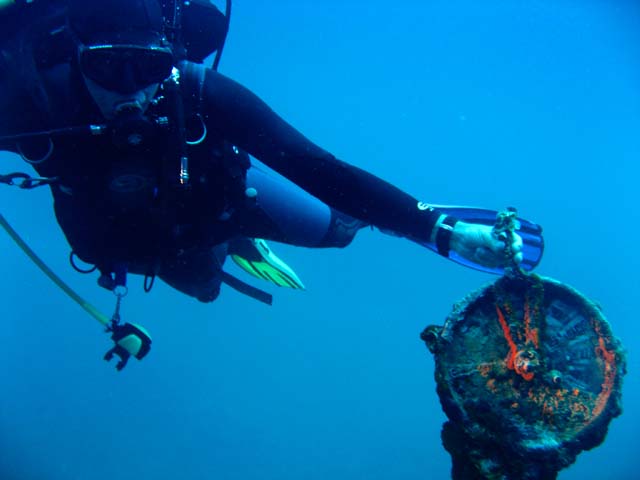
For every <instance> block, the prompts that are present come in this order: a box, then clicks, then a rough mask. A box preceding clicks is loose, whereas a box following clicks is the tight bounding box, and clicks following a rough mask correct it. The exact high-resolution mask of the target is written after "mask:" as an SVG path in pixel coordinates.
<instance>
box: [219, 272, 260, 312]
mask: <svg viewBox="0 0 640 480" xmlns="http://www.w3.org/2000/svg"><path fill="white" fill-rule="evenodd" d="M220 273H221V274H222V282H223V283H225V284H227V285H229V286H230V287H231V288H233V289H234V290H236V291H238V292H240V293H244V294H245V295H248V296H249V297H251V298H254V299H256V300H258V301H259V302H262V303H266V304H267V305H273V295H271V294H270V293H267V292H265V291H264V290H260V289H259V288H256V287H254V286H252V285H249V284H248V283H245V282H243V281H242V280H240V279H239V278H236V277H234V276H233V275H231V274H229V273H227V272H225V271H224V270H223V271H222V272H220Z"/></svg>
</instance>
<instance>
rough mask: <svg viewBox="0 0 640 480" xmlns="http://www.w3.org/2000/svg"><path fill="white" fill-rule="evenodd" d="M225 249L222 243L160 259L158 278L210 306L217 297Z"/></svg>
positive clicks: (225, 254) (225, 253)
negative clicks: (209, 303) (208, 303)
mask: <svg viewBox="0 0 640 480" xmlns="http://www.w3.org/2000/svg"><path fill="white" fill-rule="evenodd" d="M227 247H228V246H227V244H226V243H223V244H221V245H218V246H216V247H213V248H195V249H190V250H187V251H185V252H184V253H181V254H179V255H176V256H175V257H170V258H166V259H163V261H162V263H161V266H160V272H159V273H158V277H159V278H160V279H162V280H163V281H164V282H165V283H167V284H168V285H170V286H172V287H173V288H175V289H176V290H179V291H180V292H182V293H185V294H187V295H189V296H191V297H195V298H197V299H198V300H200V301H201V302H212V301H214V300H215V299H216V298H217V297H218V295H219V294H220V283H221V282H222V265H223V263H224V261H225V258H226V256H227Z"/></svg>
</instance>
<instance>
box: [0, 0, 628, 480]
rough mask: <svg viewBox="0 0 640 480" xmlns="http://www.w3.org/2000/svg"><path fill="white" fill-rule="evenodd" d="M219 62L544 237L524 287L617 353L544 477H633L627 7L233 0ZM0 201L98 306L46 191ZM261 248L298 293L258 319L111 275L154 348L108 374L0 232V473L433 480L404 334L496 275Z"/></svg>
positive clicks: (64, 308) (275, 101)
mask: <svg viewBox="0 0 640 480" xmlns="http://www.w3.org/2000/svg"><path fill="white" fill-rule="evenodd" d="M220 71H221V72H222V73H224V74H226V75H229V76H231V77H232V78H234V79H236V80H238V81H240V82H241V83H243V84H244V85H245V86H247V87H249V88H250V89H252V90H253V91H254V92H255V93H257V94H258V95H259V96H261V97H262V98H263V99H264V100H266V101H267V103H269V104H270V105H271V107H272V108H273V109H274V110H276V111H277V112H278V113H280V114H281V115H282V116H283V117H284V118H285V119H287V120H288V121H289V122H290V123H292V124H293V125H294V126H296V127H297V128H298V129H299V130H300V131H302V132H303V133H304V134H305V135H306V136H308V137H309V138H310V139H312V140H313V141H315V142H316V143H318V144H319V145H321V146H322V147H324V148H326V149H328V150H329V151H331V152H332V153H333V154H335V155H336V156H338V157H339V158H341V159H343V160H345V161H347V162H350V163H353V164H355V165H358V166H360V167H363V168H365V169H367V170H369V171H371V172H373V173H375V174H377V175H379V176H381V177H383V178H385V179H386V180H389V181H391V182H392V183H394V184H395V185H397V186H399V187H401V188H402V189H404V190H406V191H408V192H410V193H412V194H414V195H415V196H418V197H420V198H421V199H423V200H424V201H427V202H432V203H450V204H466V205H477V206H484V207H488V208H493V209H501V208H503V207H506V206H510V205H513V206H516V207H517V208H518V210H519V213H520V214H521V215H522V216H523V217H525V218H528V219H531V220H533V221H536V222H538V223H540V224H541V225H543V227H544V229H545V239H546V253H545V256H544V258H543V261H542V263H541V265H540V267H539V268H538V270H537V271H538V273H540V274H544V275H548V276H551V277H554V278H556V279H558V280H561V281H563V282H566V283H568V284H570V285H572V286H573V287H575V288H577V289H578V290H580V291H581V292H582V293H583V294H585V295H587V296H588V297H590V298H592V299H594V300H596V301H597V302H599V303H600V304H601V305H602V307H603V309H604V313H605V315H606V316H607V317H608V319H609V321H610V323H611V325H612V329H613V332H614V334H615V335H616V336H618V337H619V338H620V339H621V340H622V342H623V344H624V346H625V347H626V349H627V350H628V374H627V376H626V378H625V381H624V387H623V408H624V412H623V414H622V416H621V417H619V418H617V419H615V420H613V422H612V424H611V427H610V430H609V434H608V437H607V439H606V441H605V443H604V444H603V445H601V446H600V447H598V448H596V449H595V450H593V451H590V452H585V453H583V454H581V455H580V456H579V457H578V460H577V462H576V463H575V464H574V465H573V466H571V467H570V468H569V469H567V470H564V471H562V472H561V473H560V475H559V478H560V479H561V480H577V479H581V480H590V479H621V480H626V479H634V478H638V475H640V473H638V471H640V455H639V454H638V453H639V452H640V449H639V447H638V440H637V435H638V431H639V427H640V382H639V378H638V373H637V372H638V370H639V367H640V365H639V360H638V351H639V350H640V335H639V333H638V332H640V327H639V325H638V314H637V310H636V309H637V308H638V305H637V302H638V299H639V297H638V291H639V289H640V281H639V280H638V278H639V277H638V268H639V267H640V261H639V260H638V248H639V247H638V237H639V236H640V224H639V223H638V222H639V221H640V215H639V214H638V199H639V194H638V178H639V176H640V175H639V173H640V166H639V165H638V160H639V159H640V2H637V1H624V0H616V1H613V0H600V1H598V0H553V1H552V0H544V1H543V0H526V1H525V0H513V1H507V0H503V1H499V0H495V1H489V0H487V1H478V0H474V1H472V0H468V1H463V0H434V1H430V0H406V1H403V2H390V1H384V2H383V1H380V0H371V1H366V2H365V1H363V0H340V1H338V0H333V1H326V2H320V1H318V0H282V1H279V2H264V1H258V0H236V1H235V2H234V4H233V16H232V21H231V31H230V35H229V38H228V41H227V45H226V47H225V53H224V55H223V58H222V62H221V65H220ZM0 158H2V164H1V165H2V169H1V171H2V172H3V173H7V172H10V171H15V170H23V171H30V170H29V168H28V166H26V165H25V164H23V163H22V162H21V161H20V160H19V159H18V158H17V157H15V156H11V155H8V154H5V153H3V154H1V157H0ZM87 160H88V161H90V159H87ZM0 201H1V202H2V203H1V204H2V205H3V208H2V213H3V214H4V215H5V216H6V217H7V219H8V220H9V221H10V222H12V224H13V225H14V226H15V228H16V229H17V230H18V231H19V232H20V233H21V234H22V235H23V236H24V237H25V238H26V239H27V241H28V242H29V243H30V245H31V246H32V247H33V248H34V249H35V250H36V252H38V253H39V254H40V255H41V256H42V258H43V259H44V260H45V261H46V262H47V263H48V264H49V265H50V266H51V267H52V268H53V269H54V270H55V271H56V272H58V273H59V274H60V275H61V276H62V277H63V278H64V279H65V280H66V281H67V282H68V283H69V284H70V285H71V286H72V287H73V288H75V289H76V290H77V291H78V292H79V293H80V294H81V295H83V296H84V297H85V298H87V299H88V300H89V301H90V302H92V303H94V304H96V305H97V306H98V307H99V308H100V309H101V310H102V311H104V312H105V313H107V314H111V313H112V311H113V305H114V299H113V297H112V295H111V294H110V293H108V292H107V291H105V290H103V289H100V288H98V287H97V286H96V283H95V281H96V276H95V274H93V275H87V276H82V275H79V274H77V273H76V272H74V271H73V270H72V269H71V267H70V266H69V264H68V261H67V260H68V254H69V249H68V246H67V244H66V242H65V239H64V237H63V235H62V233H61V231H60V230H59V228H58V227H57V225H56V224H55V221H54V216H53V211H52V202H51V198H50V194H49V192H48V191H47V190H46V189H40V190H39V191H32V192H24V191H19V190H18V189H11V188H2V189H0ZM271 246H272V247H273V248H274V250H275V251H276V252H277V253H278V255H280V256H281V257H282V258H284V259H285V260H286V261H287V262H288V263H289V264H290V265H291V266H293V267H294V268H295V270H296V272H297V273H298V274H299V276H300V277H301V279H302V280H303V282H304V283H305V284H306V286H307V291H304V292H299V291H286V290H283V289H276V288H273V289H270V290H271V291H272V293H274V294H275V302H274V305H273V306H272V307H267V306H264V305H262V304H260V303H257V302H255V301H253V300H251V299H248V298H247V297H244V296H241V295H239V294H237V293H236V292H234V291H232V290H230V289H229V288H225V287H223V292H222V295H221V296H220V298H219V299H218V300H217V301H216V302H215V303H213V304H200V303H198V302H197V301H195V300H193V299H191V298H188V297H186V296H183V295H181V294H179V293H177V292H176V291H173V290H171V289H170V288H168V287H167V286H165V285H164V284H162V283H161V282H159V281H158V282H156V285H155V286H154V288H153V290H152V291H151V292H150V293H149V294H145V293H144V292H143V290H142V279H141V278H140V277H130V278H129V288H130V293H129V295H128V296H127V297H126V299H125V301H124V304H123V310H122V315H123V319H124V320H125V321H129V322H135V323H140V324H142V325H144V326H145V327H146V328H147V329H148V330H149V331H150V332H151V335H152V336H153V340H154V343H153V348H152V351H151V353H150V354H149V355H148V357H147V358H145V359H144V360H143V361H142V362H137V361H135V360H131V361H130V364H129V365H128V367H127V368H126V369H125V370H124V371H123V372H121V373H117V372H116V371H115V369H114V364H113V362H112V363H111V364H107V363H106V362H104V360H102V355H103V354H104V352H105V351H106V350H107V349H108V348H110V345H109V344H110V342H109V338H108V336H107V335H106V334H104V333H102V332H101V328H100V326H99V325H98V324H97V323H96V322H94V321H93V320H92V319H91V318H90V317H89V316H88V315H87V314H86V313H85V312H84V311H82V310H81V309H80V308H79V307H78V306H77V305H76V304H74V303H73V302H71V301H70V300H69V299H68V298H67V297H66V296H64V294H63V293H62V292H61V291H60V290H59V289H57V288H56V287H55V286H54V285H53V284H52V283H51V282H50V281H49V280H48V279H47V278H46V277H44V276H43V275H42V274H41V273H40V272H39V271H38V270H37V269H36V267H35V266H34V265H33V264H32V263H31V262H30V261H29V260H28V259H27V257H26V256H25V255H23V254H22V252H21V251H20V250H19V249H18V248H17V247H16V246H15V245H14V244H13V242H12V241H11V240H10V239H9V237H8V236H7V235H4V234H1V235H0V249H2V252H3V269H2V272H3V275H2V279H1V280H0V288H1V292H2V294H1V298H2V300H3V303H4V306H3V312H2V328H0V345H1V348H0V384H1V385H2V387H1V390H0V391H1V394H0V480H84V479H89V480H110V479H115V478H117V479H118V480H134V479H140V478H154V479H173V478H181V479H186V480H192V479H211V478H215V479H220V480H235V479H243V480H249V479H300V478H305V479H325V478H335V479H345V480H346V479H365V478H366V479H425V478H430V479H447V478H450V473H449V472H450V465H451V462H450V458H449V455H448V454H447V453H446V451H445V450H444V448H443V447H442V446H441V443H440V429H441V425H442V423H443V422H444V420H445V417H444V414H443V413H442V410H441V408H440V404H439V401H438V398H437V395H436V392H435V381H434V379H433V370H434V362H433V358H432V356H431V354H430V353H429V352H428V351H427V349H426V348H425V346H424V344H423V343H422V341H421V340H420V339H419V334H420V332H421V331H422V329H423V328H424V327H425V326H426V325H428V324H432V323H442V322H443V321H444V319H445V317H446V316H447V315H448V313H449V311H450V309H451V306H452V305H453V303H454V302H456V301H458V300H460V299H461V298H462V297H464V295H466V294H467V293H469V292H470V291H472V290H475V289H477V288H478V287H480V286H482V285H484V284H486V283H487V282H489V281H492V280H493V279H494V277H491V276H489V275H487V274H483V273H480V272H476V271H472V270H469V269H466V268H464V267H461V266H458V265H457V264H454V263H452V262H449V261H446V260H444V259H442V258H439V257H438V256H437V255H435V254H433V253H432V252H430V251H427V250H425V249H423V248H421V247H419V246H417V245H415V244H412V243H411V242H409V241H406V240H403V239H398V238H393V237H389V236H386V235H383V234H381V233H380V232H378V231H369V230H366V231H362V232H361V233H360V234H359V235H358V237H357V238H356V240H355V241H354V242H353V244H352V245H351V246H350V247H348V248H347V249H344V250H308V249H302V248H294V247H290V246H286V245H284V246H283V245H278V244H275V243H272V244H271ZM229 270H230V271H234V272H235V273H238V272H237V270H236V269H235V268H233V266H231V265H230V266H229ZM240 275H241V276H242V274H240ZM243 279H245V280H246V279H247V277H246V276H244V277H243ZM249 281H251V280H249ZM253 283H254V284H256V285H259V284H258V283H256V282H253ZM259 286H261V287H265V288H267V289H269V286H268V285H266V284H262V285H259Z"/></svg>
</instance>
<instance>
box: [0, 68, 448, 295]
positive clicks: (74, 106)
mask: <svg viewBox="0 0 640 480" xmlns="http://www.w3.org/2000/svg"><path fill="white" fill-rule="evenodd" d="M180 70H181V72H182V79H181V89H182V99H183V101H184V106H185V117H186V118H187V125H188V126H189V125H192V128H193V130H194V131H191V130H190V129H191V127H188V128H187V136H191V137H192V138H193V137H194V136H198V135H199V134H200V133H201V132H200V133H199V131H198V129H199V128H201V126H202V125H199V123H198V115H199V116H200V118H202V120H203V121H204V124H205V125H206V129H207V137H206V139H205V141H204V142H202V143H201V144H199V145H197V146H193V147H189V149H188V154H189V161H190V163H189V167H190V185H191V188H189V189H188V191H183V190H181V189H180V188H179V187H177V186H176V185H175V184H176V180H177V173H178V167H179V165H178V163H177V160H176V159H177V158H178V156H179V155H178V151H177V150H176V148H177V147H176V144H175V142H174V141H172V136H171V134H170V131H167V130H163V128H165V127H162V126H159V125H157V123H158V122H156V124H153V126H151V127H149V132H150V133H149V134H148V135H147V136H146V137H145V140H144V141H143V142H142V143H141V144H140V145H138V146H135V147H131V145H129V144H127V145H125V146H122V145H118V142H119V140H118V138H119V137H118V134H117V133H113V132H114V131H117V129H114V128H111V129H110V130H109V132H110V133H108V134H102V135H97V136H91V135H69V136H57V137H55V138H54V144H53V145H54V148H53V150H52V151H51V152H50V155H48V154H47V153H48V152H49V148H50V147H51V144H50V143H49V139H48V138H41V139H31V140H30V141H29V142H22V143H21V144H20V145H19V150H20V153H22V154H23V155H24V156H25V157H28V158H31V159H40V158H42V157H43V156H45V155H46V157H47V158H46V160H44V161H42V162H41V163H35V164H34V168H35V169H36V170H37V171H38V173H39V174H40V175H43V176H49V177H53V176H55V177H59V178H60V182H59V183H58V184H55V185H53V186H52V192H53V196H54V200H55V210H56V215H57V218H58V221H59V223H60V225H61V227H62V229H63V230H64V232H65V235H66V236H67V239H68V241H69V243H70V245H71V246H72V248H73V250H74V252H75V253H76V254H77V255H78V256H79V257H80V258H81V259H83V260H85V261H87V262H90V263H95V264H97V265H99V266H100V267H101V268H102V269H103V270H106V271H109V270H110V269H111V268H112V266H113V263H114V262H126V263H128V264H129V269H130V271H133V272H135V273H144V274H156V273H158V274H160V276H161V278H165V280H167V281H168V282H169V283H170V284H172V285H174V286H176V287H177V288H179V289H180V290H182V291H185V293H188V294H191V295H193V296H196V297H199V298H201V299H203V300H207V299H211V298H208V296H207V295H206V294H203V293H202V292H203V291H206V290H207V289H211V285H213V283H215V282H213V283H212V275H213V273H212V272H213V271H214V270H215V269H214V267H216V268H217V269H218V270H219V265H220V263H221V258H220V257H222V260H223V259H224V255H225V254H226V250H224V251H222V252H220V251H219V252H217V255H215V254H214V253H209V252H212V250H211V247H213V246H215V245H220V244H223V243H224V242H226V241H228V240H229V239H232V238H233V237H234V236H237V235H244V236H254V237H262V238H267V239H269V238H271V239H275V240H279V241H288V242H290V243H294V244H300V245H305V246H344V245H345V244H347V243H348V242H349V241H350V240H351V238H352V237H353V235H354V234H355V231H356V230H357V228H358V227H360V226H362V225H364V224H370V225H374V226H376V227H379V228H381V229H384V230H386V231H391V232H393V233H395V234H397V235H400V236H406V237H408V238H411V239H413V240H415V241H418V242H421V243H425V242H428V241H429V238H430V235H431V230H432V228H433V225H434V224H435V221H436V220H437V216H438V213H437V212H436V211H433V210H431V209H429V208H427V209H424V208H422V209H421V208H419V206H418V205H419V203H418V201H417V199H415V198H413V197H411V196H410V195H407V194H406V193H404V192H402V191H401V190H399V189H397V188H396V187H394V186H392V185H390V184H389V183H387V182H385V181H383V180H381V179H379V178H377V177H375V176H373V175H371V174H369V173H367V172H365V171H364V170H361V169H359V168H357V167H354V166H352V165H349V164H346V163H344V162H342V161H340V160H338V159H336V158H335V157H334V156H333V155H331V154H330V153H328V152H326V151H325V150H323V149H321V148H320V147H318V146H317V145H315V144H314V143H312V142H310V141H309V140H308V139H306V138H305V137H304V136H303V135H302V134H301V133H299V132H298V131H297V130H295V129H294V128H293V127H291V126H290V125H289V124H287V123H286V122H285V121H284V120H283V119H282V118H280V117H279V116H278V115H277V114H276V113H274V112H273V111H272V110H271V109H270V108H269V107H268V106H267V105H266V104H265V103H264V102H263V101H261V100H260V99H259V98H258V97H257V96H256V95H254V94H253V93H252V92H250V91H249V90H248V89H246V88H245V87H243V86H242V85H240V84H238V83H237V82H235V81H233V80H231V79H229V78H227V77H225V76H223V75H221V74H220V73H218V72H216V71H213V70H203V67H202V66H200V65H195V64H191V63H188V62H184V63H183V64H181V67H180ZM40 80H41V82H42V84H41V85H42V88H38V89H37V91H36V93H37V94H38V95H39V96H40V98H39V99H38V98H36V99H35V100H34V94H33V91H30V92H27V93H26V94H25V95H23V96H22V98H21V97H20V95H17V96H16V97H15V100H17V102H13V101H12V102H11V104H12V107H13V108H10V109H8V110H5V111H3V112H2V117H3V118H2V119H1V120H0V127H1V128H0V135H6V134H10V133H19V132H24V131H34V130H44V129H56V128H63V127H72V126H79V125H80V126H82V125H90V124H103V123H104V119H103V118H102V116H101V115H100V113H99V111H98V109H97V107H96V105H95V104H94V102H93V100H92V98H91V97H90V96H89V94H88V92H87V91H86V88H85V87H84V84H83V81H82V79H81V77H80V75H79V73H78V72H77V69H76V68H74V66H73V61H71V62H70V63H64V64H60V65H57V66H55V67H53V68H48V69H46V70H45V71H41V72H40ZM4 103H5V104H6V103H7V102H6V101H5V102H4ZM158 104H159V105H160V106H159V107H157V110H158V112H157V113H156V118H160V117H162V116H163V115H164V114H165V113H166V108H165V107H163V101H160V102H158ZM154 108H156V107H154ZM154 108H151V109H150V110H153V109H154ZM163 109H164V110H163ZM3 148H4V149H7V150H14V151H17V150H18V147H16V146H15V145H14V146H13V147H7V146H4V147H3ZM243 151H246V152H249V153H250V154H251V155H253V156H255V157H256V158H258V159H259V160H261V161H262V162H264V163H265V164H266V165H267V166H269V167H271V168H272V169H274V170H275V171H277V172H279V173H280V174H282V175H283V176H285V177H286V178H288V179H289V180H291V181H292V182H294V183H295V184H297V185H299V186H300V187H302V188H303V189H304V190H306V192H309V193H310V194H312V195H313V196H315V197H316V198H317V199H319V200H320V201H322V202H324V203H326V204H327V205H329V206H330V207H331V208H332V209H333V210H332V211H331V217H332V220H331V222H329V223H330V225H329V224H328V225H327V229H328V230H329V231H328V232H327V238H325V239H324V240H323V241H319V242H317V244H316V245H312V244H310V243H311V242H305V241H304V239H303V240H302V241H298V240H296V239H295V238H293V237H295V236H293V237H292V236H289V237H288V236H287V235H286V233H283V232H284V230H286V228H280V226H278V225H277V222H274V221H273V218H271V217H272V216H270V215H269V214H268V212H267V213H266V214H265V212H264V211H263V210H262V211H261V210H260V209H257V210H256V209H254V208H253V207H252V205H251V201H250V199H248V198H247V197H246V195H245V193H246V188H247V187H248V186H251V185H247V182H246V171H247V169H248V168H249V163H248V161H249V160H248V156H246V155H245V154H243ZM159 159H164V160H162V161H160V160H159ZM258 203H260V192H258ZM285 203H286V202H285ZM293 211H295V209H293ZM340 212H343V213H344V214H346V215H348V216H350V217H353V218H355V219H358V220H359V221H360V223H358V225H353V224H352V227H353V228H352V230H351V231H349V229H348V228H347V229H346V230H347V231H346V233H345V232H343V234H342V235H335V232H331V230H332V229H335V225H336V224H344V223H345V222H343V221H342V219H340V220H341V221H338V222H336V221H335V220H336V218H335V217H336V216H337V215H342V214H340ZM342 217H343V219H347V220H346V223H349V222H348V220H349V217H347V216H345V215H342ZM288 221H289V222H291V225H293V226H294V227H295V224H296V219H295V218H289V220H288ZM291 225H290V226H291ZM332 235H333V237H332ZM184 252H192V255H191V256H189V255H187V256H185V257H182V258H181V257H180V255H184ZM203 256H204V257H206V259H208V261H209V263H210V264H211V267H210V268H208V269H207V268H205V269H204V270H202V268H201V267H202V265H203V264H205V263H207V261H203ZM167 259H168V260H167ZM189 259H191V260H189ZM214 264H215V265H214ZM198 268H200V269H201V270H202V271H195V270H198ZM189 269H191V270H189ZM194 269H195V270H194ZM192 270H193V271H192ZM163 274H164V277H163ZM189 278H192V279H193V282H195V283H197V282H200V285H201V287H198V288H195V290H194V289H189V288H188V285H187V286H185V285H186V284H188V283H189V281H190V280H189ZM176 279H178V280H176ZM214 290H215V289H214ZM215 295H217V291H216V292H215V294H214V295H212V296H213V297H215Z"/></svg>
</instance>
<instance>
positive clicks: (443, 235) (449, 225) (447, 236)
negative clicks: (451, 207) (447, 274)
mask: <svg viewBox="0 0 640 480" xmlns="http://www.w3.org/2000/svg"><path fill="white" fill-rule="evenodd" d="M456 223H458V219H457V218H455V217H452V216H450V215H447V216H446V217H445V219H444V220H443V221H442V222H440V224H439V225H438V227H437V228H438V231H437V232H436V249H437V250H438V253H439V254H440V255H442V256H443V257H447V258H449V252H450V251H451V236H452V235H453V228H454V227H455V225H456Z"/></svg>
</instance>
